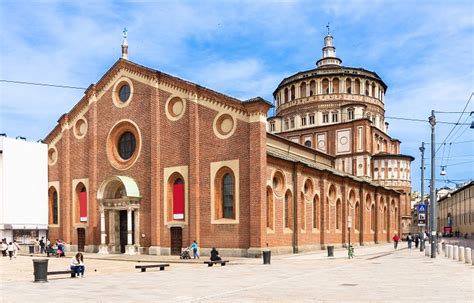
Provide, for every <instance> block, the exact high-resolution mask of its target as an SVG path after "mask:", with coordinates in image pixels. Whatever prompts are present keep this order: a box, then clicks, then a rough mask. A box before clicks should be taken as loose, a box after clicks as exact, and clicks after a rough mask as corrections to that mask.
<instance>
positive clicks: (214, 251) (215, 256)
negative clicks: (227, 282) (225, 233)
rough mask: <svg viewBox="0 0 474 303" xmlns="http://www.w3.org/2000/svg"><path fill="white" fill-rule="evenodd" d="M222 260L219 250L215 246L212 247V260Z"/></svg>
mask: <svg viewBox="0 0 474 303" xmlns="http://www.w3.org/2000/svg"><path fill="white" fill-rule="evenodd" d="M220 260H222V259H221V256H219V252H218V251H217V249H216V248H215V247H213V248H212V249H211V261H220Z"/></svg>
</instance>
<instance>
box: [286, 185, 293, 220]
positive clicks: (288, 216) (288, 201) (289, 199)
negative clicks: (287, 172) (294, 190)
mask: <svg viewBox="0 0 474 303" xmlns="http://www.w3.org/2000/svg"><path fill="white" fill-rule="evenodd" d="M292 202H293V198H292V196H291V193H290V192H289V191H287V192H286V194H285V206H284V220H285V222H284V226H285V228H291V213H290V212H291V205H292Z"/></svg>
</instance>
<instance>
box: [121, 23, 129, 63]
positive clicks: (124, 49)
mask: <svg viewBox="0 0 474 303" xmlns="http://www.w3.org/2000/svg"><path fill="white" fill-rule="evenodd" d="M127 32H128V31H127V28H126V27H125V28H124V29H123V42H122V59H125V60H128V42H127Z"/></svg>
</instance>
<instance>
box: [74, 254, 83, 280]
mask: <svg viewBox="0 0 474 303" xmlns="http://www.w3.org/2000/svg"><path fill="white" fill-rule="evenodd" d="M71 270H73V271H74V273H75V274H76V276H77V277H79V274H80V275H81V278H84V270H85V267H84V256H83V255H82V253H80V252H78V253H77V254H76V255H75V256H74V257H72V259H71Z"/></svg>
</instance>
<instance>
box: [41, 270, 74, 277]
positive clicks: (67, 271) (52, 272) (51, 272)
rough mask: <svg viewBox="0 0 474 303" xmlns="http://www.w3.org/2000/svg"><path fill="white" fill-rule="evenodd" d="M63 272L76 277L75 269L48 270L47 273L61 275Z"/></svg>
mask: <svg viewBox="0 0 474 303" xmlns="http://www.w3.org/2000/svg"><path fill="white" fill-rule="evenodd" d="M61 274H71V278H75V277H76V274H75V273H74V270H61V271H48V272H47V273H46V275H48V276H49V275H61Z"/></svg>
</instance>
